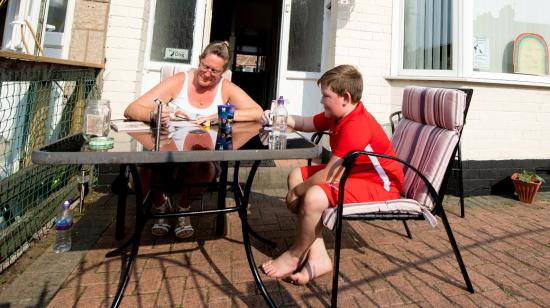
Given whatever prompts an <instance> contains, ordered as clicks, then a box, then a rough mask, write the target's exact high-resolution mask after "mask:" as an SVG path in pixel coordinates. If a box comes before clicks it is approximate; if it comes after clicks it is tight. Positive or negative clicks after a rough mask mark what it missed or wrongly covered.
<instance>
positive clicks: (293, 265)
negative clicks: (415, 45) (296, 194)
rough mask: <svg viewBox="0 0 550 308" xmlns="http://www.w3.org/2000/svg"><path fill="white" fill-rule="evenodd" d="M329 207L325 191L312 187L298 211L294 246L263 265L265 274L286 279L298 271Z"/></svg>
mask: <svg viewBox="0 0 550 308" xmlns="http://www.w3.org/2000/svg"><path fill="white" fill-rule="evenodd" d="M328 206H329V201H328V198H327V196H326V195H325V192H324V191H323V189H322V188H321V187H319V186H313V187H311V188H310V189H309V190H308V191H307V192H306V195H305V196H304V198H303V202H302V204H300V207H299V210H298V226H297V230H296V238H295V240H294V244H292V246H291V247H290V248H289V249H288V250H287V251H285V252H284V253H283V254H282V255H280V256H279V257H278V258H276V259H275V260H271V261H268V262H266V263H264V264H262V269H263V270H264V272H265V273H266V274H267V275H268V276H270V277H274V278H280V277H284V276H286V275H288V274H291V273H292V272H294V271H296V269H297V268H298V265H299V264H300V261H301V260H302V259H303V258H305V256H306V253H307V251H308V249H309V247H310V246H311V244H312V243H313V242H314V241H315V239H316V236H317V228H318V227H317V226H318V225H319V222H320V220H321V215H322V214H323V211H324V210H325V209H326V208H327V207H328Z"/></svg>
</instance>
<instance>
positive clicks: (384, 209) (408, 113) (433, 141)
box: [323, 87, 474, 307]
mask: <svg viewBox="0 0 550 308" xmlns="http://www.w3.org/2000/svg"><path fill="white" fill-rule="evenodd" d="M471 93H472V90H457V89H442V88H424V87H407V88H406V89H405V91H404V94H403V103H402V113H403V119H402V120H401V122H400V123H399V126H398V127H397V130H396V132H395V134H394V135H393V137H392V139H391V141H392V144H393V146H394V148H395V151H396V154H397V157H393V156H389V155H385V154H379V153H373V152H366V151H352V152H350V153H348V154H347V155H346V156H345V158H344V163H343V166H344V173H343V175H342V178H341V180H340V184H339V185H340V193H339V198H338V199H339V202H338V206H337V207H336V208H329V209H327V210H325V212H324V213H323V223H324V224H325V226H327V227H328V228H330V229H336V231H335V232H336V235H335V237H336V243H335V249H334V272H333V280H332V303H331V306H332V307H336V304H337V298H338V297H337V296H338V276H339V269H340V248H341V241H342V220H344V219H346V220H378V219H379V220H402V221H403V222H406V221H407V220H422V219H426V220H428V222H430V223H431V224H432V225H435V224H436V223H437V221H436V219H435V217H434V215H437V216H439V217H440V218H441V221H442V223H443V225H444V227H445V231H446V233H447V236H448V238H449V242H450V244H451V246H452V248H453V251H454V254H455V257H456V259H457V262H458V265H459V267H460V271H461V272H462V276H463V278H464V282H465V283H466V289H467V290H468V291H469V292H471V293H473V292H474V289H473V287H472V283H471V281H470V278H469V276H468V272H467V271H466V267H465V265H464V262H463V261H462V257H461V255H460V251H459V249H458V246H457V244H456V241H455V238H454V235H453V232H452V230H451V226H450V225H449V221H448V220H447V216H446V215H445V210H444V208H443V206H442V202H443V197H444V194H445V188H446V185H447V180H448V177H449V174H450V171H451V164H452V161H453V159H454V157H455V155H456V152H457V150H458V144H459V141H460V136H461V133H462V128H463V126H464V120H465V118H466V114H467V112H468V104H469V101H468V100H467V97H468V96H471ZM361 155H368V156H371V157H378V159H392V160H395V161H398V162H400V163H401V164H402V165H403V166H404V169H403V171H404V175H405V182H404V183H405V185H404V190H403V195H402V198H401V199H397V200H388V201H380V202H368V203H357V204H347V205H344V204H343V201H342V200H344V192H345V189H344V188H345V185H346V180H347V178H348V176H349V175H350V172H351V170H352V169H353V167H354V165H355V161H356V160H357V158H358V157H359V156H361Z"/></svg>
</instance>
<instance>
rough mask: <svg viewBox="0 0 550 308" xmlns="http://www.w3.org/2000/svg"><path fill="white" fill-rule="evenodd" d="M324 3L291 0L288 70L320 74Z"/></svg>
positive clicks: (308, 0) (315, 0)
mask: <svg viewBox="0 0 550 308" xmlns="http://www.w3.org/2000/svg"><path fill="white" fill-rule="evenodd" d="M323 2H324V1H319V0H293V1H292V13H291V16H290V36H289V42H288V70H291V71H306V72H320V71H321V52H322V44H323V13H324V5H323Z"/></svg>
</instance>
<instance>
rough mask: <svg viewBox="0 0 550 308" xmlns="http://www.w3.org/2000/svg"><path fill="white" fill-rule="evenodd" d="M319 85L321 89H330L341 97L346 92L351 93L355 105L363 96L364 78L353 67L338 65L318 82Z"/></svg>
mask: <svg viewBox="0 0 550 308" xmlns="http://www.w3.org/2000/svg"><path fill="white" fill-rule="evenodd" d="M317 85H319V86H320V87H321V88H326V87H329V88H330V89H331V90H332V92H334V93H336V94H338V95H339V96H344V94H345V93H346V92H349V94H350V95H351V100H352V102H353V103H357V102H359V101H360V100H361V96H362V95H363V77H362V76H361V73H360V72H359V71H358V70H357V69H356V68H355V67H354V66H352V65H347V64H344V65H338V66H337V67H335V68H332V69H330V70H328V71H326V72H325V73H324V74H323V76H321V78H319V80H317Z"/></svg>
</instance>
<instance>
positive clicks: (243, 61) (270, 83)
mask: <svg viewBox="0 0 550 308" xmlns="http://www.w3.org/2000/svg"><path fill="white" fill-rule="evenodd" d="M281 12H282V0H214V1H213V4H212V22H211V28H210V29H211V30H210V41H229V43H230V46H231V51H232V55H233V58H232V60H231V65H230V69H231V71H232V73H233V74H232V82H233V83H235V84H236V85H238V86H239V87H241V88H242V89H243V90H244V91H245V92H246V93H248V95H250V96H251V97H252V99H254V100H255V101H256V102H257V103H258V104H260V105H261V106H262V108H263V109H267V108H269V106H270V102H271V100H272V99H274V98H275V95H276V91H277V68H278V61H279V42H280V38H279V36H280V33H281Z"/></svg>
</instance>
